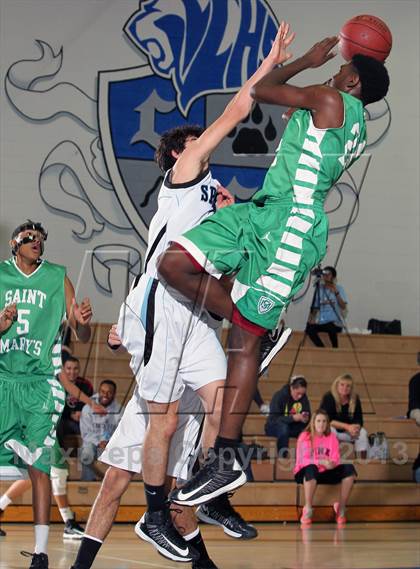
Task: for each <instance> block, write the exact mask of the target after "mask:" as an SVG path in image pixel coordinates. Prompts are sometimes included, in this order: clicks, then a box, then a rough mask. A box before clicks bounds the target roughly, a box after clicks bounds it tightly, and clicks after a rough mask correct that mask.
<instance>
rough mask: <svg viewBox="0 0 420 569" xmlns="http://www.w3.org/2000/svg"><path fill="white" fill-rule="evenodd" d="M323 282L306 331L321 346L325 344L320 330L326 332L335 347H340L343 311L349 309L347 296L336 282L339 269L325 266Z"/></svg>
mask: <svg viewBox="0 0 420 569" xmlns="http://www.w3.org/2000/svg"><path fill="white" fill-rule="evenodd" d="M321 274H322V282H320V283H319V285H318V289H317V291H316V293H315V297H314V302H313V304H312V307H311V314H310V318H309V321H308V323H307V325H306V333H307V335H308V336H309V337H310V339H311V340H312V342H313V343H314V344H315V346H318V347H319V348H324V347H325V345H324V343H323V341H322V340H321V338H320V337H319V335H318V334H319V332H326V333H327V334H328V336H329V338H330V342H331V345H332V347H333V348H338V337H337V334H338V333H339V332H341V331H342V329H343V313H344V312H345V311H346V309H347V302H348V301H347V296H346V293H345V292H344V289H343V287H342V286H341V285H338V284H337V283H336V278H337V271H336V270H335V268H334V267H325V269H324V270H323V271H322V273H321Z"/></svg>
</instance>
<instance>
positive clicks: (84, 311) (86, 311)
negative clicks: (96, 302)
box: [72, 297, 93, 326]
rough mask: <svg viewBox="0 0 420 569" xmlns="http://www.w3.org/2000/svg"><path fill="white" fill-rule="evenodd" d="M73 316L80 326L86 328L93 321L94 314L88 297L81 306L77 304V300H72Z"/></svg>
mask: <svg viewBox="0 0 420 569" xmlns="http://www.w3.org/2000/svg"><path fill="white" fill-rule="evenodd" d="M72 310H73V316H74V318H75V320H76V322H78V323H79V324H81V325H82V326H86V324H89V322H90V321H91V320H92V316H93V312H92V306H91V305H90V300H89V299H88V298H87V297H86V298H84V299H83V300H82V302H81V303H80V304H77V302H76V299H75V298H73V300H72Z"/></svg>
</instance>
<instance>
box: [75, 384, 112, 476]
mask: <svg viewBox="0 0 420 569" xmlns="http://www.w3.org/2000/svg"><path fill="white" fill-rule="evenodd" d="M116 393H117V386H116V385H115V383H114V382H113V381H111V380H109V379H105V380H104V381H102V382H101V384H100V385H99V391H98V393H97V394H95V395H94V396H93V397H92V399H93V400H94V401H96V402H97V403H99V404H100V405H102V406H103V407H105V409H106V410H107V414H106V415H99V414H97V413H95V412H94V411H93V410H92V409H91V408H90V407H88V406H85V407H83V409H82V413H81V418H80V432H81V434H82V449H81V453H80V460H81V463H82V480H87V481H89V480H96V472H95V470H96V467H95V461H96V459H97V458H98V456H99V455H100V454H101V453H102V451H103V450H104V448H105V447H106V445H107V442H108V441H109V439H110V438H111V436H112V433H113V432H114V431H115V429H116V428H117V425H118V423H119V420H120V418H121V405H120V404H119V403H118V402H117V401H115V396H116Z"/></svg>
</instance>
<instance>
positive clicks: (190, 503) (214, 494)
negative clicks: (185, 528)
mask: <svg viewBox="0 0 420 569" xmlns="http://www.w3.org/2000/svg"><path fill="white" fill-rule="evenodd" d="M246 481H247V476H246V474H245V472H243V471H242V472H241V475H240V476H239V478H237V479H236V480H234V481H233V482H231V483H230V484H227V485H226V486H223V487H222V488H218V489H217V490H215V491H214V492H212V493H211V494H205V495H203V496H200V497H199V498H193V499H190V500H182V501H181V500H177V498H176V495H175V497H173V498H171V501H172V502H175V504H180V505H181V506H199V505H200V504H205V503H206V502H211V500H214V498H217V497H218V496H221V495H222V494H226V493H227V492H232V491H233V490H236V489H237V488H240V487H241V486H243V485H244V484H245V482H246Z"/></svg>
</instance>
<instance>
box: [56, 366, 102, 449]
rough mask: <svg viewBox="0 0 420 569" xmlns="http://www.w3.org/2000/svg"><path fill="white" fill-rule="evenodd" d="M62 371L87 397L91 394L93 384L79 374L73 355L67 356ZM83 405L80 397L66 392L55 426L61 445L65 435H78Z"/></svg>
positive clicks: (78, 367)
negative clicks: (61, 412)
mask: <svg viewBox="0 0 420 569" xmlns="http://www.w3.org/2000/svg"><path fill="white" fill-rule="evenodd" d="M63 373H64V374H65V375H66V377H67V379H68V380H69V381H71V383H74V385H76V387H78V388H79V389H80V391H81V392H82V393H84V394H85V395H87V396H88V397H91V396H92V395H93V386H92V384H91V383H90V381H89V380H88V379H85V378H84V377H80V375H79V374H80V362H79V360H78V359H77V358H75V357H74V356H69V357H68V358H67V360H66V363H65V364H64V365H63V368H62V371H61V372H60V374H63ZM84 406H85V403H83V402H82V401H81V400H80V399H77V398H76V397H74V396H73V395H70V394H69V393H66V404H65V406H64V409H63V414H62V416H61V419H60V422H59V424H58V427H57V433H58V439H59V441H60V444H61V446H63V439H64V437H65V436H66V435H80V415H81V412H82V409H83V407H84Z"/></svg>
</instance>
